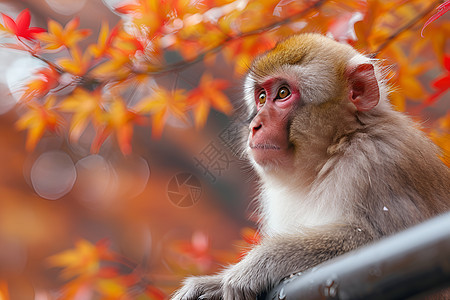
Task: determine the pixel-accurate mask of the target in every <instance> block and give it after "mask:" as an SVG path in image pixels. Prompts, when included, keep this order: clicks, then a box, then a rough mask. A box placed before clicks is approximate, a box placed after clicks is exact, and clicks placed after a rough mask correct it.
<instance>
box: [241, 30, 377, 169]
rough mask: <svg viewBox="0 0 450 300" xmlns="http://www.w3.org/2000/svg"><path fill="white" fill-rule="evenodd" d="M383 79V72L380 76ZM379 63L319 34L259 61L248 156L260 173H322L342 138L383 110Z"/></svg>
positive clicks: (248, 91) (249, 81) (250, 80)
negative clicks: (321, 170)
mask: <svg viewBox="0 0 450 300" xmlns="http://www.w3.org/2000/svg"><path fill="white" fill-rule="evenodd" d="M377 76H379V74H378V75H377ZM379 83H380V81H379V80H377V78H376V71H375V67H374V62H373V61H372V60H371V59H369V58H367V57H365V56H363V55H361V54H359V53H358V52H357V51H356V50H354V49H353V48H352V47H350V46H348V45H344V44H341V43H338V42H336V41H334V40H332V39H329V38H327V37H324V36H322V35H318V34H301V35H295V36H292V37H290V38H288V39H286V40H284V41H282V42H280V43H278V44H277V45H276V46H275V48H274V49H272V50H270V51H269V52H267V53H266V54H264V55H262V56H260V57H258V58H256V59H255V60H254V62H253V63H252V66H251V68H250V70H249V73H248V75H247V77H246V79H245V99H246V103H247V105H248V108H249V113H250V115H251V119H252V121H251V123H250V125H249V135H248V143H247V152H248V154H249V156H250V159H251V160H252V162H253V164H254V165H255V167H256V169H257V171H260V173H261V172H263V173H265V174H267V173H272V172H275V173H278V174H279V173H284V174H289V172H293V171H294V170H295V171H298V170H301V171H302V172H305V171H306V173H305V175H306V176H309V177H311V176H314V174H308V172H309V173H311V172H313V173H314V172H316V171H318V169H319V168H320V167H321V164H322V165H323V163H324V161H326V158H327V157H329V156H330V155H332V154H331V152H332V151H333V147H332V146H333V145H335V144H336V143H337V142H338V139H339V138H341V137H343V136H345V135H346V134H348V133H349V132H351V131H355V130H357V128H358V127H361V126H363V125H364V124H363V122H362V121H361V116H363V115H364V114H368V113H373V112H372V110H373V111H375V110H376V109H374V108H375V107H377V106H383V105H382V104H381V103H380V105H379V100H380V93H383V89H381V90H380V85H379Z"/></svg>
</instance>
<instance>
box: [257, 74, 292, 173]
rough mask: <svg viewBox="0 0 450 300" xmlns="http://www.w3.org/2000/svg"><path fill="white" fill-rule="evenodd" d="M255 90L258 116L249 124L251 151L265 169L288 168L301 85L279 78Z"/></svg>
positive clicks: (267, 81) (265, 82)
mask: <svg viewBox="0 0 450 300" xmlns="http://www.w3.org/2000/svg"><path fill="white" fill-rule="evenodd" d="M252 91H253V101H254V106H255V107H256V116H255V117H254V118H253V120H252V121H251V123H250V125H249V137H248V151H249V153H250V155H251V157H252V159H253V160H254V162H255V163H256V164H258V165H259V166H261V167H263V168H265V169H267V168H274V167H278V168H283V169H285V168H286V167H288V166H290V165H292V161H293V154H294V149H293V145H292V144H291V143H290V142H289V123H290V119H291V115H292V112H293V111H294V110H295V107H297V106H298V105H299V103H300V92H299V90H298V87H297V86H296V85H295V83H294V82H292V80H290V79H288V78H282V77H278V78H269V79H267V80H265V81H262V82H261V83H256V84H255V85H254V88H253V89H252Z"/></svg>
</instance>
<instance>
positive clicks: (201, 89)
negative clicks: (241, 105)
mask: <svg viewBox="0 0 450 300" xmlns="http://www.w3.org/2000/svg"><path fill="white" fill-rule="evenodd" d="M227 87H228V82H227V81H226V80H222V79H214V78H213V77H212V76H211V75H210V74H207V73H205V74H204V75H203V76H202V78H201V79H200V83H199V85H198V87H197V88H195V89H193V90H192V91H190V92H189V96H188V103H189V104H192V105H194V115H195V125H196V127H197V128H199V127H202V126H204V125H205V122H206V119H207V118H208V114H209V109H210V106H212V107H214V108H215V109H217V110H219V111H221V112H223V113H225V114H229V113H230V112H231V110H232V106H231V104H230V102H229V101H228V98H227V96H225V94H224V93H222V90H224V89H226V88H227Z"/></svg>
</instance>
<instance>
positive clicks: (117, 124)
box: [91, 95, 143, 155]
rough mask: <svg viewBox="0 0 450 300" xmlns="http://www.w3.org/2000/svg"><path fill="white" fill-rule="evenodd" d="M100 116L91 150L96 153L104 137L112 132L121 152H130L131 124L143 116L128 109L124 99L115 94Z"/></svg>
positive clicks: (126, 153)
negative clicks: (100, 119) (99, 123)
mask: <svg viewBox="0 0 450 300" xmlns="http://www.w3.org/2000/svg"><path fill="white" fill-rule="evenodd" d="M101 118H102V121H101V125H100V126H98V128H97V134H96V136H95V138H94V141H93V143H92V148H91V152H94V153H97V152H98V151H99V149H100V147H101V145H102V144H103V142H104V141H105V140H106V138H107V137H108V136H109V135H111V133H114V134H115V136H116V139H117V143H118V144H119V148H120V150H121V151H122V153H123V154H125V155H128V154H130V153H131V139H132V137H133V125H134V123H142V122H143V118H142V117H141V116H140V115H138V114H137V113H136V112H134V111H133V110H131V109H129V108H128V107H127V105H126V103H125V101H124V100H123V99H121V98H120V97H119V96H117V95H114V97H113V100H112V102H111V103H110V104H109V107H108V110H107V111H104V112H103V114H102V116H101Z"/></svg>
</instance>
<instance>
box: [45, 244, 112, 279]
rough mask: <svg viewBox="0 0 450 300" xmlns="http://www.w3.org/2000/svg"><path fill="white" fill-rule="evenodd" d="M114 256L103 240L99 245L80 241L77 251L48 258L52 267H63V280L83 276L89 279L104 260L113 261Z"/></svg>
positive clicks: (65, 252) (76, 247) (64, 252)
mask: <svg viewBox="0 0 450 300" xmlns="http://www.w3.org/2000/svg"><path fill="white" fill-rule="evenodd" d="M112 257H113V254H112V253H110V252H109V250H108V244H107V242H106V241H104V240H102V241H100V242H98V243H97V244H95V245H94V244H92V243H91V242H89V241H86V240H84V239H80V240H78V241H77V242H76V243H75V249H70V250H66V251H63V252H61V253H58V254H55V255H53V256H51V257H49V258H47V263H48V264H49V265H50V266H52V267H62V268H63V271H62V273H61V276H62V278H64V279H69V278H73V277H76V276H80V275H82V276H83V277H84V276H86V277H89V276H93V275H95V274H97V273H98V272H99V270H100V261H101V260H102V259H111V258H112Z"/></svg>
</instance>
